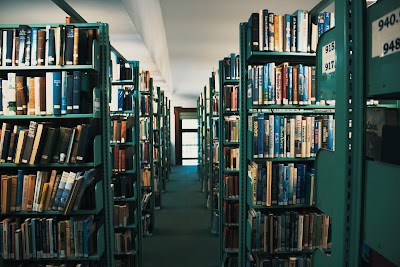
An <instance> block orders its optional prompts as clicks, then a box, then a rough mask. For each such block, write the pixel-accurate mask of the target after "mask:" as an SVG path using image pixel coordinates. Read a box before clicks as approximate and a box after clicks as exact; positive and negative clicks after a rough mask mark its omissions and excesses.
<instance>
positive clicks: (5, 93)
mask: <svg viewBox="0 0 400 267" xmlns="http://www.w3.org/2000/svg"><path fill="white" fill-rule="evenodd" d="M1 86H2V88H3V98H2V99H1V101H2V103H3V113H2V114H4V115H8V80H2V81H1Z"/></svg>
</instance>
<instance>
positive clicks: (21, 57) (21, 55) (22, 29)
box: [15, 25, 28, 66]
mask: <svg viewBox="0 0 400 267" xmlns="http://www.w3.org/2000/svg"><path fill="white" fill-rule="evenodd" d="M27 28H28V26H27V25H19V29H18V31H19V33H18V35H19V44H15V45H18V46H19V48H18V55H16V61H17V62H18V66H24V65H25V42H26V32H27ZM16 49H17V48H16Z"/></svg>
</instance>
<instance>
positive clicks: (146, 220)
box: [142, 213, 153, 235]
mask: <svg viewBox="0 0 400 267" xmlns="http://www.w3.org/2000/svg"><path fill="white" fill-rule="evenodd" d="M152 232H153V227H152V220H151V214H149V213H146V214H143V215H142V234H143V235H151V233H152Z"/></svg>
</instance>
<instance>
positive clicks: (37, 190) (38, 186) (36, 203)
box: [32, 171, 43, 211]
mask: <svg viewBox="0 0 400 267" xmlns="http://www.w3.org/2000/svg"><path fill="white" fill-rule="evenodd" d="M42 178H43V172H41V171H37V173H36V184H35V192H34V194H33V207H32V211H38V210H39V202H40V199H39V195H40V191H41V190H42V180H43V179H42Z"/></svg>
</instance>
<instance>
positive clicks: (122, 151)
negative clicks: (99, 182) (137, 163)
mask: <svg viewBox="0 0 400 267" xmlns="http://www.w3.org/2000/svg"><path fill="white" fill-rule="evenodd" d="M111 150H112V155H113V171H114V172H124V171H127V170H131V169H132V168H133V156H134V150H133V147H126V146H119V145H116V146H113V147H111Z"/></svg>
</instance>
